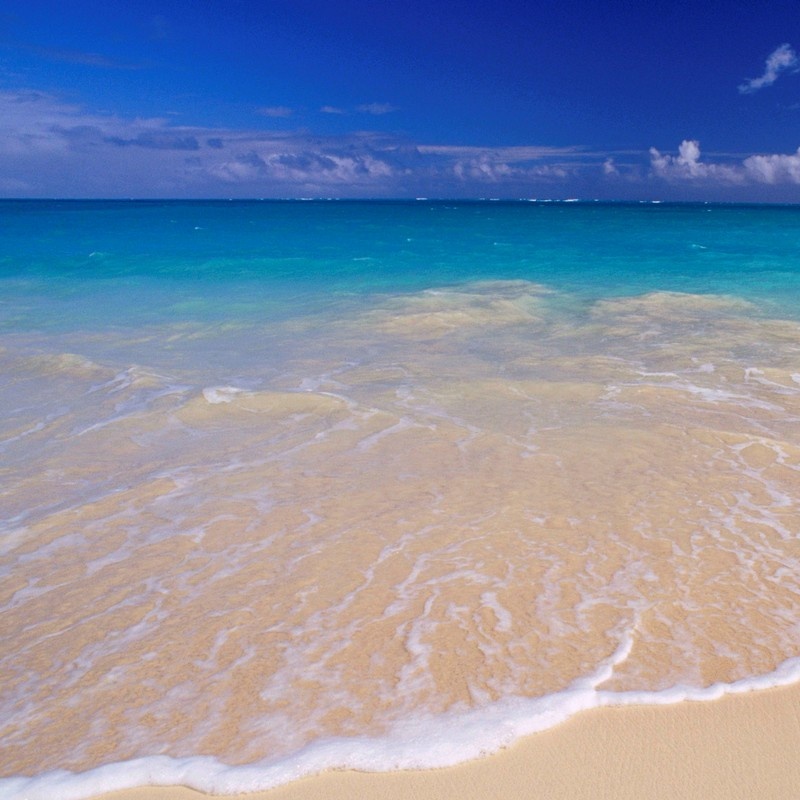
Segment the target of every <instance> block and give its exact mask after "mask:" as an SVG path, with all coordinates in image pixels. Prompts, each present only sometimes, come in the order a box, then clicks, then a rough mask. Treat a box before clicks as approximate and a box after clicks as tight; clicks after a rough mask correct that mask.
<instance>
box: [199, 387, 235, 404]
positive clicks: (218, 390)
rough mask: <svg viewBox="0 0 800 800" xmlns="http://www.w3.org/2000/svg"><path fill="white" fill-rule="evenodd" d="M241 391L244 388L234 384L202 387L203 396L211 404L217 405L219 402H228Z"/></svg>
mask: <svg viewBox="0 0 800 800" xmlns="http://www.w3.org/2000/svg"><path fill="white" fill-rule="evenodd" d="M243 391H244V389H239V388H238V387H236V386H208V387H206V388H205V389H203V397H204V398H205V399H206V401H207V402H208V403H211V405H218V404H219V403H230V402H231V401H232V400H234V399H235V398H236V396H237V395H239V394H241V393H242V392H243Z"/></svg>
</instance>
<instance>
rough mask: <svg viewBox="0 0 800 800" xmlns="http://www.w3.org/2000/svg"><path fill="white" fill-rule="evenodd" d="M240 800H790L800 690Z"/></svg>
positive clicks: (799, 786) (633, 714)
mask: <svg viewBox="0 0 800 800" xmlns="http://www.w3.org/2000/svg"><path fill="white" fill-rule="evenodd" d="M245 797H247V798H248V800H353V798H377V799H379V800H415V799H417V800H447V799H452V800H489V799H491V800H495V798H497V800H522V798H525V800H662V799H663V800H755V799H756V798H757V799H758V800H794V798H800V686H798V685H795V686H789V687H784V688H777V689H770V690H767V691H760V692H752V693H748V694H743V695H729V696H726V697H723V698H722V699H720V700H716V701H711V702H697V703H681V704H678V705H671V706H627V707H612V708H602V709H595V710H593V711H589V712H585V713H583V714H579V715H578V716H576V717H573V718H572V719H571V720H569V721H567V722H566V723H564V724H563V725H560V726H558V727H556V728H554V729H552V730H549V731H546V732H544V733H539V734H535V735H533V736H530V737H528V738H526V739H525V740H523V741H521V742H519V743H518V744H516V745H515V746H513V747H511V748H509V749H508V750H505V751H503V752H501V753H498V754H496V755H493V756H489V757H487V758H484V759H481V760H478V761H472V762H469V763H467V764H463V765H461V766H458V767H452V768H449V769H438V770H429V771H408V772H395V773H386V774H366V773H358V772H333V773H328V774H325V775H321V776H317V777H312V778H307V779H305V780H301V781H298V782H296V783H293V784H290V785H288V786H284V787H280V788H278V789H274V790H272V791H268V792H260V793H257V794H250V795H246V796H245ZM202 798H207V795H203V794H200V793H198V792H194V791H191V790H189V789H185V788H175V787H167V788H144V789H136V790H130V791H122V792H112V793H109V794H106V795H103V796H102V800H202ZM98 800H100V799H99V798H98Z"/></svg>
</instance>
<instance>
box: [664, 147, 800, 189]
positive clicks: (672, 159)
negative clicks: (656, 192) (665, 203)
mask: <svg viewBox="0 0 800 800" xmlns="http://www.w3.org/2000/svg"><path fill="white" fill-rule="evenodd" d="M700 155H701V154H700V143H699V142H698V141H696V140H694V139H684V141H682V142H681V144H680V147H679V148H678V155H677V156H673V155H664V154H662V153H661V152H660V151H658V150H656V148H655V147H651V148H650V165H651V169H652V172H653V174H654V175H655V176H656V177H658V178H663V179H664V180H666V181H668V182H672V183H675V182H695V183H697V182H705V183H711V184H728V185H736V186H747V185H754V184H769V185H773V186H774V185H778V184H795V185H797V184H800V148H798V150H797V152H795V153H791V154H789V155H783V154H780V153H777V154H768V155H752V156H748V157H747V158H745V159H743V160H742V161H739V162H732V163H708V162H704V161H701V159H700Z"/></svg>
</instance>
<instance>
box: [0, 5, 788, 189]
mask: <svg viewBox="0 0 800 800" xmlns="http://www.w3.org/2000/svg"><path fill="white" fill-rule="evenodd" d="M796 47H797V48H800V5H798V3H797V2H796V0H795V1H794V2H780V0H774V1H771V2H770V3H757V2H737V0H728V1H727V2H715V0H706V2H680V1H679V0H672V2H663V1H662V0H651V1H650V2H647V3H644V2H643V3H635V2H632V1H631V0H627V1H623V0H606V1H605V2H599V1H597V2H592V1H591V0H559V1H558V2H550V1H549V0H548V1H547V2H544V1H542V2H536V0H530V1H529V2H514V1H513V0H494V2H491V1H490V0H459V1H458V2H456V0H438V2H437V1H435V0H401V1H400V2H389V1H388V0H387V1H386V2H381V1H380V0H262V1H261V2H255V0H206V2H202V3H201V2H194V1H188V0H184V2H177V1H176V0H164V1H162V2H150V1H149V0H128V2H121V1H120V0H104V2H102V3H101V2H94V1H91V2H90V1H89V0H71V2H69V3H65V2H45V1H44V0H27V1H26V2H18V0H6V2H5V3H4V5H3V6H2V8H0V196H5V197H53V196H56V197H308V196H313V197H415V196H429V197H514V198H516V197H541V198H545V197H552V198H566V197H583V198H602V199H685V200H758V201H781V202H782V201H800V150H798V148H800V58H799V57H798V55H797V52H796Z"/></svg>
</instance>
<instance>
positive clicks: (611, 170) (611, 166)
mask: <svg viewBox="0 0 800 800" xmlns="http://www.w3.org/2000/svg"><path fill="white" fill-rule="evenodd" d="M603 174H604V175H608V176H612V175H613V176H618V175H619V170H618V169H617V165H616V164H615V163H614V159H613V158H610V157H609V158H607V159H606V160H605V161H604V162H603Z"/></svg>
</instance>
